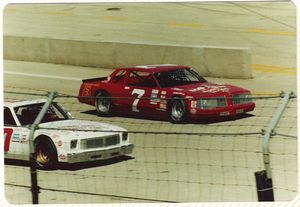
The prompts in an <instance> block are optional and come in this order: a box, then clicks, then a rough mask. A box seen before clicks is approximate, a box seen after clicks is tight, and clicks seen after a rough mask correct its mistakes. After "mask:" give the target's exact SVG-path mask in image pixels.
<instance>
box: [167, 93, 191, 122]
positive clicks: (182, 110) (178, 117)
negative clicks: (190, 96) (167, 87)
mask: <svg viewBox="0 0 300 207" xmlns="http://www.w3.org/2000/svg"><path fill="white" fill-rule="evenodd" d="M168 112H169V120H170V122H171V123H174V124H182V123H185V122H186V121H187V118H188V114H187V108H186V103H185V101H184V100H183V99H182V98H179V97H175V98H173V99H172V100H171V103H170V105H169V109H168Z"/></svg>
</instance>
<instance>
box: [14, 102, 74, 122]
mask: <svg viewBox="0 0 300 207" xmlns="http://www.w3.org/2000/svg"><path fill="white" fill-rule="evenodd" d="M44 104H45V103H37V104H30V105H24V106H19V107H15V108H14V111H15V113H16V115H17V117H18V119H19V121H20V123H21V125H29V124H33V123H34V121H35V119H36V118H37V116H38V114H39V113H40V111H41V110H42V108H43V105H44ZM70 118H71V116H70V115H69V113H68V112H66V111H65V110H64V109H63V108H62V107H60V106H59V105H58V104H57V103H55V102H54V103H52V104H51V105H50V107H49V109H48V111H47V112H46V114H45V115H44V117H43V119H42V121H41V123H47V122H53V121H61V120H66V119H70Z"/></svg>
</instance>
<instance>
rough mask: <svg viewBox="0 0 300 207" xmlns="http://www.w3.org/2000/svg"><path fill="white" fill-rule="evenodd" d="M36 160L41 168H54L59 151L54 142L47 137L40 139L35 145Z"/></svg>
mask: <svg viewBox="0 0 300 207" xmlns="http://www.w3.org/2000/svg"><path fill="white" fill-rule="evenodd" d="M35 160H36V165H37V167H38V168H39V169H54V168H55V166H56V164H57V153H56V150H55V147H54V146H53V144H52V143H51V142H50V141H49V140H47V139H41V140H38V141H37V143H36V147H35Z"/></svg>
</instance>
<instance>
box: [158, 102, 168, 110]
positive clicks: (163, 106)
mask: <svg viewBox="0 0 300 207" xmlns="http://www.w3.org/2000/svg"><path fill="white" fill-rule="evenodd" d="M159 107H160V108H161V109H167V105H166V104H162V103H161V104H160V105H159Z"/></svg>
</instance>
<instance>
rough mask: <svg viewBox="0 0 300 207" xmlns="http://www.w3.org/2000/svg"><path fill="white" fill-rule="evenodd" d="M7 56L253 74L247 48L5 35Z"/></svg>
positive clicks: (211, 73) (220, 74)
mask: <svg viewBox="0 0 300 207" xmlns="http://www.w3.org/2000/svg"><path fill="white" fill-rule="evenodd" d="M3 41H4V59H8V60H20V61H33V62H45V63H56V64H68V65H77V66H87V67H101V68H116V67H121V66H130V65H145V64H166V63H169V64H179V65H186V66H191V67H193V68H194V69H196V70H198V72H199V73H200V74H201V75H203V76H210V77H223V78H251V77H252V70H251V54H250V50H249V49H247V48H224V47H222V48H218V47H205V46H201V47H200V46H195V47H184V46H172V45H147V44H134V43H117V42H92V41H76V40H60V39H47V38H33V37H19V36H4V40H3Z"/></svg>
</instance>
